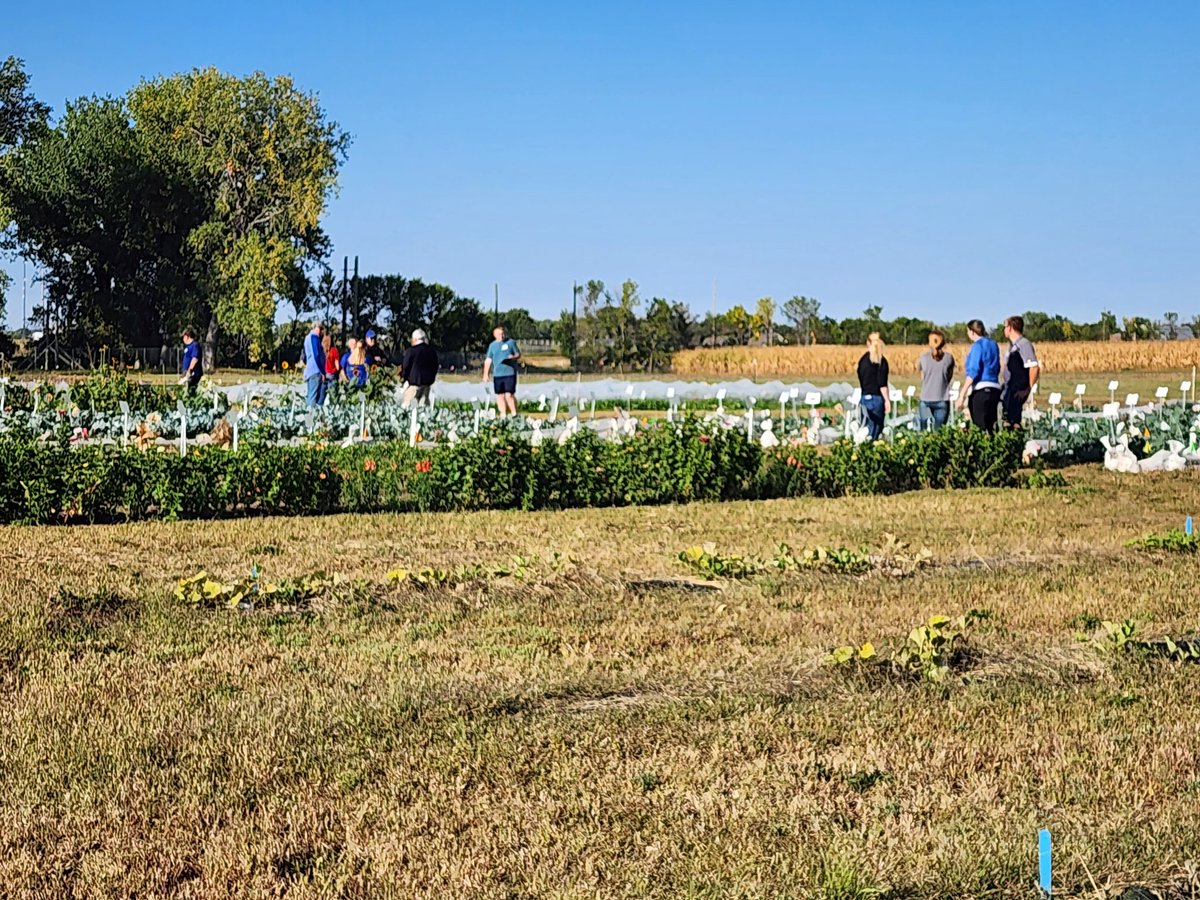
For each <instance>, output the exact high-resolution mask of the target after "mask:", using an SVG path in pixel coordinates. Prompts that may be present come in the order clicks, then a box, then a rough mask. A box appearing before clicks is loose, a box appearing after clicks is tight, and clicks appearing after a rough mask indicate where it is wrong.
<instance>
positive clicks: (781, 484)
mask: <svg viewBox="0 0 1200 900" xmlns="http://www.w3.org/2000/svg"><path fill="white" fill-rule="evenodd" d="M1022 447H1023V439H1022V437H1021V435H1020V434H1018V433H1016V432H1010V431H1005V432H1000V433H998V434H996V435H994V436H989V435H987V434H985V433H984V432H982V431H980V430H978V429H974V428H969V429H966V430H964V431H960V430H955V429H949V428H943V429H941V430H939V431H935V432H932V433H929V434H923V435H916V434H914V435H911V436H910V435H903V436H900V437H897V438H896V440H895V442H894V443H886V442H884V441H876V442H874V443H866V444H854V443H851V442H850V441H839V442H838V443H836V444H834V445H833V447H832V448H831V449H830V451H829V452H828V453H822V452H821V451H819V450H818V449H817V448H816V447H808V446H804V447H796V448H784V447H781V448H778V449H777V450H774V451H772V452H771V453H769V454H765V459H764V461H763V465H762V468H761V470H760V471H759V473H758V486H757V490H756V492H755V493H756V496H759V497H764V498H769V497H803V496H812V497H841V496H846V495H856V494H860V495H866V494H895V493H899V492H901V491H913V490H918V489H920V488H972V487H1007V486H1009V485H1011V484H1013V479H1014V475H1015V473H1016V471H1017V468H1018V467H1019V466H1020V464H1021V450H1022Z"/></svg>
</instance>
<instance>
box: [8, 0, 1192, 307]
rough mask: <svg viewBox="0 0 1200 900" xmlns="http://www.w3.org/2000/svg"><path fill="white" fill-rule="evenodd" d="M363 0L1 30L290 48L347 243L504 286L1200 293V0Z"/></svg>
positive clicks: (554, 296) (1119, 299)
mask: <svg viewBox="0 0 1200 900" xmlns="http://www.w3.org/2000/svg"><path fill="white" fill-rule="evenodd" d="M348 6H350V7H353V12H340V11H338V5H336V4H331V3H320V4H317V3H310V2H289V3H268V2H264V3H257V2H240V3H230V2H225V0H212V2H208V3H197V4H191V3H189V4H173V3H164V4H159V3H149V2H117V3H115V4H99V3H96V2H94V0H92V2H88V3H83V2H53V0H51V2H44V3H13V4H8V6H7V7H6V9H5V11H4V13H3V28H4V33H5V40H4V42H3V47H2V48H0V52H3V53H5V54H7V53H14V54H16V55H18V56H21V57H24V58H25V60H26V62H27V65H28V69H29V71H30V73H31V75H32V77H33V88H34V91H35V93H37V94H38V96H39V97H40V98H41V99H43V100H44V101H46V102H48V103H50V104H51V105H52V106H53V107H54V108H55V109H56V110H61V108H62V104H63V102H64V101H65V100H67V99H71V98H74V97H76V96H79V95H82V94H91V93H101V94H103V93H122V92H124V91H125V90H126V89H127V88H128V87H129V86H130V85H131V84H133V83H134V82H136V81H137V80H138V79H139V78H141V77H144V76H153V75H156V74H160V73H171V72H176V71H181V70H186V69H189V68H192V67H194V66H205V65H216V66H218V67H220V68H222V69H224V70H227V71H231V72H235V73H246V72H249V71H253V70H255V69H262V70H264V71H266V72H267V73H270V74H276V73H289V74H291V75H293V76H295V78H296V79H297V80H298V81H299V82H300V84H301V85H302V86H304V87H306V88H309V89H313V90H316V91H318V92H319V93H320V95H321V98H322V101H323V103H324V105H325V107H326V109H327V111H328V113H329V115H330V116H331V117H333V118H334V119H336V120H337V121H338V122H340V123H341V124H342V125H343V126H344V127H345V128H346V129H347V130H348V131H350V132H351V133H352V134H353V135H354V143H353V146H352V147H351V150H350V158H349V161H348V162H347V164H346V166H345V167H344V170H343V176H342V189H341V193H340V196H339V197H338V198H337V199H335V200H334V201H333V203H332V205H331V207H330V211H329V214H328V217H327V219H326V227H327V230H328V232H329V233H330V235H331V237H332V238H333V241H334V244H335V250H336V254H337V258H338V259H339V260H340V258H341V256H342V255H343V254H346V253H349V254H351V255H353V254H358V256H359V258H360V263H361V266H362V269H363V270H364V271H367V272H400V273H403V274H406V275H418V276H421V277H424V278H426V279H428V280H437V281H442V282H445V283H447V284H449V285H451V286H452V287H454V288H455V289H456V290H458V291H459V292H460V293H464V294H467V295H469V296H474V297H476V298H477V299H479V300H480V301H481V302H482V303H484V304H485V305H488V304H490V302H491V296H492V285H493V283H494V282H498V283H499V285H500V302H501V306H502V307H508V306H526V307H528V308H529V309H530V310H531V311H533V313H534V314H535V315H537V316H549V315H554V314H556V313H557V312H558V310H560V309H561V308H563V307H564V306H566V305H567V304H568V303H569V302H570V285H571V281H572V279H578V280H579V281H583V280H586V279H588V278H601V279H603V280H605V281H606V282H607V283H609V284H610V285H616V284H619V282H620V281H621V280H623V279H625V278H633V279H635V280H636V281H638V282H639V284H640V285H641V293H642V296H643V297H644V298H647V299H648V298H650V297H651V296H664V297H667V298H670V299H673V300H683V301H686V302H688V303H689V304H690V305H691V306H692V307H693V309H695V310H697V311H698V312H703V311H705V310H707V308H708V306H709V302H710V293H711V290H712V284H713V281H714V280H715V281H716V282H717V289H718V303H719V305H720V306H721V307H722V308H726V307H728V306H730V305H732V304H734V303H738V302H742V303H747V304H751V303H753V302H754V300H755V299H756V298H758V297H760V296H766V295H769V296H773V297H775V299H776V300H777V301H782V300H784V299H786V298H787V297H789V296H791V295H792V294H807V295H809V296H815V297H817V298H819V299H820V300H821V302H822V305H823V309H824V311H825V312H827V313H829V314H832V315H836V316H845V315H851V314H856V313H858V312H859V311H860V310H862V309H863V308H864V307H866V306H868V305H870V304H875V303H878V304H881V305H882V306H883V307H884V314H885V315H898V314H902V313H905V314H911V315H919V316H928V317H931V318H934V319H936V320H939V321H945V320H960V319H962V318H964V317H967V316H968V315H980V316H982V317H984V318H985V319H987V320H989V321H991V320H994V319H996V318H997V317H1000V316H1001V315H1003V314H1007V313H1009V312H1012V311H1018V310H1024V309H1026V308H1040V309H1049V310H1051V311H1055V312H1061V313H1064V314H1067V315H1070V316H1072V317H1085V318H1089V319H1094V318H1095V317H1096V316H1097V314H1098V312H1099V311H1100V310H1101V309H1102V308H1105V307H1108V308H1112V309H1113V310H1114V311H1115V312H1117V314H1118V315H1132V314H1144V315H1152V316H1159V315H1161V314H1162V313H1163V312H1164V311H1166V310H1174V311H1178V312H1180V313H1181V314H1182V315H1183V316H1184V317H1185V318H1187V317H1189V316H1190V315H1191V314H1192V313H1200V221H1198V220H1200V177H1198V175H1200V53H1198V52H1197V50H1196V48H1197V46H1198V45H1200V3H1197V2H1195V0H1179V2H1173V0H1146V2H1138V3H1135V2H1132V0H1128V2H1115V0H1111V2H1110V0H1087V2H1084V0H1080V2H1055V0H1039V2H1028V0H1006V2H992V0H979V2H974V0H972V2H963V0H953V2H951V0H947V2H920V0H912V2H895V0H888V2H858V3H855V2H826V3H809V2H790V3H789V2H780V3H764V2H753V0H751V2H740V3H712V4H709V3H698V2H687V3H683V2H658V3H644V2H639V3H633V2H607V3H572V2H561V0H557V2H536V3H535V2H529V3H520V2H516V3H512V4H498V3H486V4H484V3H452V2H447V3H430V2H423V3H420V4H409V3H403V2H401V3H359V4H348ZM9 269H10V271H15V272H16V273H17V274H18V277H19V267H17V268H16V269H15V270H14V269H13V268H12V267H11V266H10V267H9ZM20 305H21V301H20V293H19V286H16V285H14V288H13V289H10V292H9V302H8V310H9V320H10V322H15V320H16V319H19V317H20Z"/></svg>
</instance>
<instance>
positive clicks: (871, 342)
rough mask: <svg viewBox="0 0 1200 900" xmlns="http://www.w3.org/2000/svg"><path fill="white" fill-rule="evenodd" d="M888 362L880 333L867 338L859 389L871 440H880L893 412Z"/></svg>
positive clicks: (859, 371) (859, 373) (874, 332)
mask: <svg viewBox="0 0 1200 900" xmlns="http://www.w3.org/2000/svg"><path fill="white" fill-rule="evenodd" d="M888 376H889V372H888V361H887V357H886V356H884V355H883V338H881V337H880V336H879V332H878V331H872V332H871V334H870V335H869V336H868V337H867V352H866V353H864V354H863V355H862V359H860V360H859V361H858V387H859V389H860V390H861V391H862V399H861V400H860V401H859V404H860V406H861V407H862V411H863V413H864V414H865V415H866V417H867V423H866V424H867V433H868V434H869V435H870V438H871V440H873V441H876V440H879V438H880V436H881V435H882V434H883V422H884V418H885V417H886V416H887V414H888V413H890V412H891V411H892V400H891V398H890V397H889V396H888Z"/></svg>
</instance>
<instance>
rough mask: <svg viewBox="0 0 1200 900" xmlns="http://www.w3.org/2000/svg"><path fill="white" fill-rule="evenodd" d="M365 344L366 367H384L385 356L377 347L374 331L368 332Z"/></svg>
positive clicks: (376, 336) (386, 361)
mask: <svg viewBox="0 0 1200 900" xmlns="http://www.w3.org/2000/svg"><path fill="white" fill-rule="evenodd" d="M365 337H366V339H367V344H366V351H367V365H368V366H386V365H387V364H388V359H387V355H386V354H385V353H384V352H383V348H382V347H380V346H379V337H378V335H376V334H375V329H373V328H372V329H371V330H369V331H368V332H367V333H366V335H365Z"/></svg>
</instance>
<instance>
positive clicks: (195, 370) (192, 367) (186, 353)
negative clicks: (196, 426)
mask: <svg viewBox="0 0 1200 900" xmlns="http://www.w3.org/2000/svg"><path fill="white" fill-rule="evenodd" d="M180 369H181V370H182V372H183V377H182V378H180V379H179V383H180V384H186V385H187V393H188V396H189V397H194V396H196V388H197V387H198V386H199V384H200V379H201V378H203V377H204V362H203V361H202V360H201V359H200V345H199V344H198V343H196V333H195V332H194V331H192V329H190V328H185V329H183V362H182V364H181V365H180Z"/></svg>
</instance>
